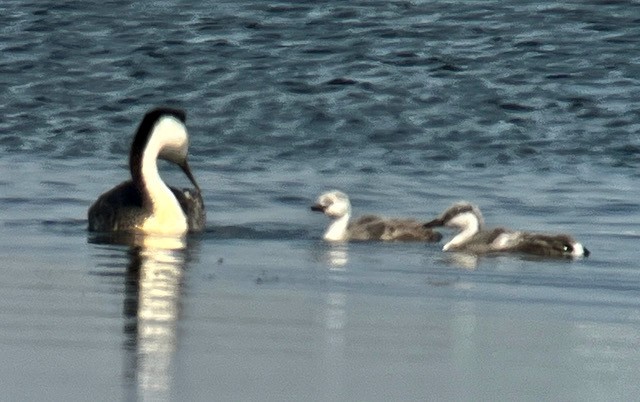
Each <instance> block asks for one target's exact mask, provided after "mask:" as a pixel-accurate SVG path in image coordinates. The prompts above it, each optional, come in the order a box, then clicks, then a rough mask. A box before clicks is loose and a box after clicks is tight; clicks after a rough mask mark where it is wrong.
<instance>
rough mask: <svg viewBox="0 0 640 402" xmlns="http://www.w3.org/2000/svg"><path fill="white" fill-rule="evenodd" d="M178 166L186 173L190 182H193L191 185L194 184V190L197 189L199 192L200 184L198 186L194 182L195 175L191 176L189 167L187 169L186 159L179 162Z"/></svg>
mask: <svg viewBox="0 0 640 402" xmlns="http://www.w3.org/2000/svg"><path fill="white" fill-rule="evenodd" d="M179 166H180V168H182V171H183V172H184V174H186V175H187V177H188V178H189V180H190V181H191V183H193V185H194V186H195V188H196V190H198V192H200V186H198V183H196V179H195V177H193V174H192V173H191V169H189V163H188V162H187V160H186V159H185V160H184V162H183V163H180V164H179Z"/></svg>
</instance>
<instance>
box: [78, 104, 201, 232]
mask: <svg viewBox="0 0 640 402" xmlns="http://www.w3.org/2000/svg"><path fill="white" fill-rule="evenodd" d="M185 121H186V114H185V112H184V111H182V110H178V109H171V108H157V109H153V110H151V111H149V112H148V113H147V114H146V115H145V116H144V118H143V119H142V122H141V123H140V125H139V126H138V130H137V132H136V135H135V137H134V140H133V144H132V145H131V152H130V153H129V170H130V172H131V180H128V181H125V182H123V183H121V184H119V185H118V186H116V187H114V188H113V189H111V190H109V191H107V192H106V193H104V194H102V195H101V196H100V197H98V199H97V200H96V201H95V202H94V203H93V205H91V207H90V208H89V212H88V218H89V230H90V231H92V232H134V233H153V234H166V235H181V234H184V233H186V232H187V231H189V232H198V231H201V230H203V229H204V226H205V220H206V215H205V210H204V204H203V202H202V195H201V194H200V187H198V184H197V183H196V180H195V178H194V177H193V175H192V174H191V170H190V169H189V164H188V163H187V149H188V146H189V136H188V133H187V128H186V127H185ZM158 158H160V159H165V160H168V161H170V162H173V163H176V164H177V165H178V166H180V167H181V168H182V170H183V171H184V173H185V174H186V175H187V177H188V178H189V180H190V181H191V183H193V185H194V187H195V188H194V189H177V188H173V187H169V186H167V185H166V184H165V182H164V181H162V178H161V177H160V173H159V172H158V165H157V159H158Z"/></svg>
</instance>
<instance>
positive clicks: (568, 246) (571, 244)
mask: <svg viewBox="0 0 640 402" xmlns="http://www.w3.org/2000/svg"><path fill="white" fill-rule="evenodd" d="M551 246H552V247H553V248H554V249H556V250H558V251H559V252H560V254H561V255H563V256H566V257H570V258H582V257H588V256H589V254H591V252H590V251H589V250H587V248H586V247H584V246H583V245H582V244H581V243H578V242H577V241H575V240H574V239H573V237H571V236H569V235H558V236H556V238H555V241H554V242H551Z"/></svg>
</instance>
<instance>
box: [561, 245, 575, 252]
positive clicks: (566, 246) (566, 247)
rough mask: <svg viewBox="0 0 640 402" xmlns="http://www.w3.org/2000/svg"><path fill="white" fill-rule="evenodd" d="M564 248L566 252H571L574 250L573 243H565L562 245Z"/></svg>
mask: <svg viewBox="0 0 640 402" xmlns="http://www.w3.org/2000/svg"><path fill="white" fill-rule="evenodd" d="M562 249H563V250H564V251H565V252H566V253H571V252H573V246H572V245H571V244H565V245H564V247H562Z"/></svg>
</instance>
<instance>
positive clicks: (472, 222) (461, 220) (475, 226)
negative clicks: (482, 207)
mask: <svg viewBox="0 0 640 402" xmlns="http://www.w3.org/2000/svg"><path fill="white" fill-rule="evenodd" d="M446 225H447V226H453V227H457V228H460V229H462V231H461V232H460V233H458V234H457V235H456V236H455V237H454V238H453V239H451V241H449V242H448V243H447V244H445V245H444V247H443V248H442V249H443V250H444V251H447V250H455V249H456V248H458V247H460V246H462V245H463V244H465V243H467V242H468V241H469V240H471V238H472V237H473V236H475V235H476V234H477V233H478V232H479V231H480V221H479V220H478V217H477V216H476V215H474V214H473V213H471V212H465V213H462V214H460V215H458V216H456V217H454V218H452V219H451V220H450V221H449V222H447V224H446Z"/></svg>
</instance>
